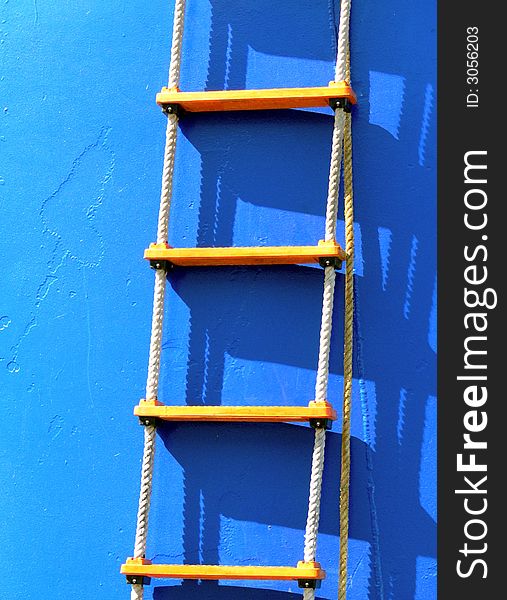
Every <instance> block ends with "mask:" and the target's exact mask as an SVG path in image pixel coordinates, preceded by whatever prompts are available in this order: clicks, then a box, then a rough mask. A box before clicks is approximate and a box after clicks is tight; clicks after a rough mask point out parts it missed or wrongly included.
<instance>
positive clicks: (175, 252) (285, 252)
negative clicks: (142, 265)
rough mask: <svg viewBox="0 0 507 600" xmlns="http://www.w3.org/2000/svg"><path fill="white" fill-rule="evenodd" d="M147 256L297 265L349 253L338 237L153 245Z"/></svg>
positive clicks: (181, 261) (197, 262)
mask: <svg viewBox="0 0 507 600" xmlns="http://www.w3.org/2000/svg"><path fill="white" fill-rule="evenodd" d="M144 258H146V259H148V260H150V261H157V260H160V261H167V262H169V263H171V264H174V265H178V266H183V267H204V266H227V265H297V264H310V263H318V262H319V261H320V260H321V259H322V260H326V259H330V260H331V261H337V262H341V261H343V260H345V259H346V254H345V252H344V251H343V249H342V248H341V246H340V245H339V244H338V243H336V242H335V241H334V240H332V241H329V242H326V241H323V240H321V241H320V242H319V243H318V245H317V246H252V247H232V248H172V247H170V246H168V245H167V244H150V247H149V248H148V249H147V250H145V252H144Z"/></svg>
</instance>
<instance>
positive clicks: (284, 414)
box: [134, 400, 336, 423]
mask: <svg viewBox="0 0 507 600" xmlns="http://www.w3.org/2000/svg"><path fill="white" fill-rule="evenodd" d="M134 415H136V416H138V417H151V418H157V419H162V420H163V421H236V422H251V423H286V422H291V423H292V422H304V421H310V419H329V420H332V421H334V420H335V419H336V411H335V410H334V409H333V407H332V406H331V404H329V403H328V402H315V401H313V400H312V401H311V402H310V404H309V405H308V406H167V405H164V404H160V403H159V402H157V401H156V400H141V402H140V403H139V404H138V405H137V406H136V407H135V408H134Z"/></svg>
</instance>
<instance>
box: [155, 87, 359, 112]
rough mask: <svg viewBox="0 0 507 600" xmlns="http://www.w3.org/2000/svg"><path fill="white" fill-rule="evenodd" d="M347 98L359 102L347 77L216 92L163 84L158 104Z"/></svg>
mask: <svg viewBox="0 0 507 600" xmlns="http://www.w3.org/2000/svg"><path fill="white" fill-rule="evenodd" d="M334 98H345V99H347V100H349V101H350V102H351V103H352V104H355V103H356V102H357V99H356V95H355V94H354V91H353V89H352V88H351V87H350V85H349V84H348V83H347V82H346V81H331V82H330V83H329V85H328V86H324V87H307V88H275V89H264V90H223V91H212V92H181V91H180V90H179V89H177V88H167V87H164V88H162V91H161V92H159V93H158V94H157V104H158V105H159V106H167V105H171V104H172V105H174V104H177V105H178V106H181V107H182V108H183V109H184V110H186V111H188V112H210V111H226V110H268V109H279V108H312V107H318V106H329V100H331V99H334Z"/></svg>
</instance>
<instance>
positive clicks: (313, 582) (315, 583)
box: [298, 579, 321, 590]
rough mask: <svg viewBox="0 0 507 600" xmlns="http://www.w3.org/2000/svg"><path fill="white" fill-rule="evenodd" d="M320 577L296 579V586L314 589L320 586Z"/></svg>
mask: <svg viewBox="0 0 507 600" xmlns="http://www.w3.org/2000/svg"><path fill="white" fill-rule="evenodd" d="M320 584H321V580H320V579H298V587H299V588H303V589H305V590H315V589H318V588H320Z"/></svg>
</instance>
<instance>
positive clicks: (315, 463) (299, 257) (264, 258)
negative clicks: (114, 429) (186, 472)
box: [121, 0, 356, 600]
mask: <svg viewBox="0 0 507 600" xmlns="http://www.w3.org/2000/svg"><path fill="white" fill-rule="evenodd" d="M344 6H345V10H344ZM349 15H350V0H345V1H344V2H342V10H341V15H340V40H341V43H339V47H338V58H337V68H336V75H339V74H341V77H340V78H339V77H338V76H336V77H335V79H336V80H335V81H332V82H330V83H329V85H328V86H326V87H311V88H284V89H258V90H226V91H208V92H182V91H180V90H179V88H178V82H179V73H180V65H181V47H182V38H183V25H184V16H185V0H176V2H175V10H174V25H173V39H172V48H171V65H170V70H169V83H168V86H167V87H164V88H163V89H162V91H161V92H160V93H159V94H157V104H159V105H160V106H161V107H162V109H163V111H164V113H165V114H166V115H167V117H168V124H167V135H166V148H165V154H164V170H163V179H162V194H161V206H160V213H159V220H158V232H157V242H156V243H154V244H151V245H150V247H149V248H148V249H147V250H146V251H145V258H146V259H147V260H149V261H150V264H151V266H152V267H153V268H154V269H155V293H154V308H153V320H152V335H151V344H150V357H149V366H148V382H147V389H146V399H144V400H141V402H140V403H139V405H138V406H136V407H135V409H134V414H135V415H137V416H138V417H139V419H140V421H141V423H142V424H143V425H144V426H145V430H144V431H145V444H144V455H143V466H142V476H141V493H140V501H139V511H138V518H137V530H136V542H135V550H134V556H133V557H132V558H128V559H127V561H126V562H125V564H123V565H122V566H121V573H123V574H124V575H126V578H127V582H128V583H130V584H131V585H132V592H131V596H132V599H133V600H140V599H141V598H143V591H144V587H143V586H144V585H146V584H147V583H148V582H149V579H150V578H151V577H157V578H165V579H168V578H172V579H201V580H203V579H212V580H219V579H227V580H294V581H297V582H298V585H299V587H301V588H303V590H304V592H303V593H304V597H305V599H308V600H309V599H311V598H314V597H315V589H316V588H317V587H319V586H320V582H321V580H322V579H324V577H325V572H324V571H323V570H322V569H321V567H320V564H319V563H318V562H316V556H315V553H316V537H317V531H318V523H319V511H320V492H321V486H322V472H323V467H324V445H325V431H326V429H327V428H329V424H330V422H331V421H333V420H334V419H336V412H335V410H334V409H333V407H332V406H331V404H330V403H328V402H327V399H326V394H327V383H328V372H329V351H330V339H331V325H332V308H333V296H334V284H335V277H336V271H335V270H336V269H339V268H340V267H341V264H342V261H344V260H346V259H347V258H348V257H347V254H346V252H345V251H344V250H343V249H342V247H341V246H340V245H339V244H338V243H337V242H336V239H335V237H336V219H337V207H338V189H339V182H340V168H341V159H342V144H343V141H344V131H345V128H346V126H347V123H348V125H349V126H350V120H348V121H347V120H346V115H347V113H350V110H351V105H352V104H355V103H356V96H355V94H354V92H353V90H352V88H351V87H350V85H349V82H348V80H349V76H348V21H349ZM321 106H330V107H331V108H332V109H333V110H334V111H335V126H334V131H333V149H332V156H331V169H330V182H329V193H328V202H327V210H326V235H325V239H324V240H320V241H319V242H318V243H317V244H316V245H314V246H271V247H266V246H263V247H231V248H217V247H213V248H173V247H171V246H169V245H168V243H167V237H168V221H169V208H170V202H171V194H172V178H173V171H174V159H175V147H176V134H177V127H178V120H179V118H180V117H181V116H182V115H184V113H185V112H211V111H231V110H273V109H290V108H310V107H321ZM349 116H350V115H349ZM349 221H350V219H349ZM349 224H350V229H352V224H351V222H350V223H349ZM351 235H352V233H351ZM347 245H348V243H347ZM311 263H319V264H320V266H321V267H323V269H324V300H323V312H322V324H321V333H320V347H319V362H318V369H317V384H316V392H315V399H314V400H312V401H311V402H310V403H309V405H308V406H307V407H301V406H209V405H206V406H188V405H187V406H168V405H163V404H161V403H160V402H159V401H158V399H157V393H158V384H159V374H160V354H161V345H162V321H163V312H164V298H165V285H166V278H167V273H168V271H169V270H170V269H171V268H173V267H174V266H179V267H193V266H195V267H220V266H229V265H245V266H246V265H257V266H262V265H289V264H311ZM350 264H351V263H350ZM351 276H352V271H351V270H350V277H351ZM344 375H345V374H344ZM344 381H345V376H344ZM159 421H180V422H181V421H192V422H209V421H225V422H256V423H259V422H261V423H262V422H309V423H310V425H311V426H312V427H313V428H314V429H315V445H314V451H313V458H312V473H311V480H310V501H309V510H308V519H307V525H306V534H305V547H304V559H303V560H302V561H299V562H298V564H297V565H296V566H295V567H293V566H224V565H200V564H199V565H187V564H185V565H170V564H152V562H151V561H149V560H147V559H146V558H145V551H146V539H147V530H148V513H149V507H150V498H151V484H152V476H153V462H154V456H155V436H156V433H155V432H156V425H157V422H159ZM344 422H345V419H344ZM347 488H348V485H347ZM347 504H348V500H347Z"/></svg>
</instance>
